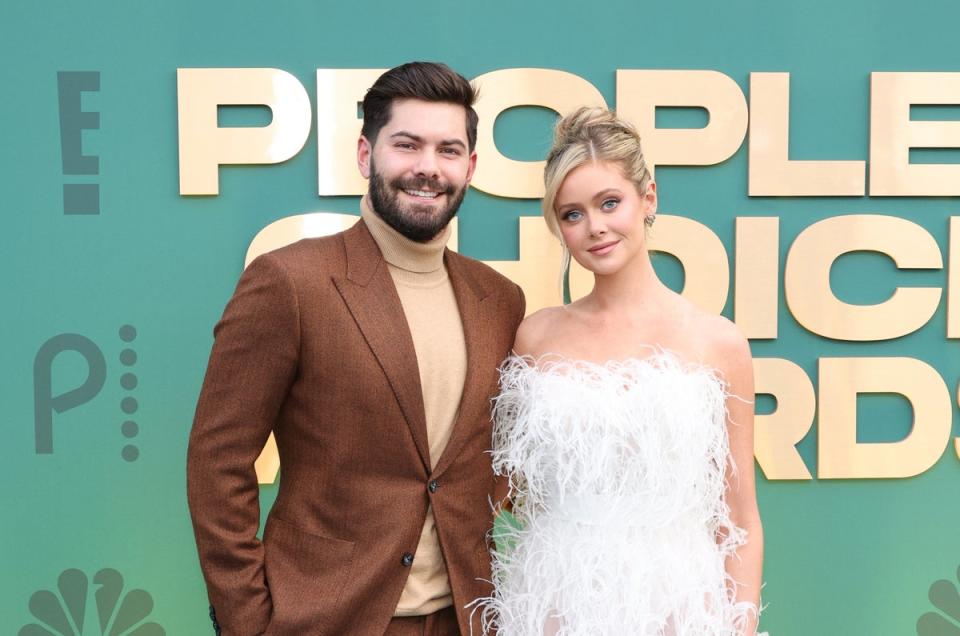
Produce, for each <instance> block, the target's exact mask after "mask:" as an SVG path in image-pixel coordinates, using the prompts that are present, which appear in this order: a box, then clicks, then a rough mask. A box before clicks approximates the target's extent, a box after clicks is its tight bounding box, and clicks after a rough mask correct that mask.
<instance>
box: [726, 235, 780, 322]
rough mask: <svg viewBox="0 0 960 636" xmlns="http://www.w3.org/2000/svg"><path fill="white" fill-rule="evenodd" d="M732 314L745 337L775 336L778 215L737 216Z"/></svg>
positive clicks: (778, 242) (778, 243)
mask: <svg viewBox="0 0 960 636" xmlns="http://www.w3.org/2000/svg"><path fill="white" fill-rule="evenodd" d="M734 258H735V266H734V276H735V284H734V286H733V315H734V318H735V319H736V323H737V326H738V327H740V330H741V331H742V332H743V335H745V336H746V337H747V338H753V339H757V338H776V337H777V306H778V303H779V298H778V292H779V262H780V219H779V218H778V217H775V216H758V217H749V216H740V217H737V230H736V254H735V257H734Z"/></svg>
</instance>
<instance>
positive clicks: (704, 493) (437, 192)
mask: <svg viewBox="0 0 960 636" xmlns="http://www.w3.org/2000/svg"><path fill="white" fill-rule="evenodd" d="M473 101H474V91H473V89H472V88H471V86H470V84H469V83H468V82H467V81H466V80H465V79H464V78H463V77H461V76H460V75H458V74H457V73H455V72H453V71H452V70H450V69H449V68H447V67H446V66H443V65H441V64H430V63H412V64H404V65H402V66H399V67H397V68H394V69H391V70H390V71H388V72H387V73H385V74H384V75H382V76H381V77H380V78H379V79H378V80H377V82H376V83H375V84H374V86H373V87H372V88H371V89H370V90H369V91H368V93H367V95H366V97H365V98H364V101H363V117H364V120H363V129H362V134H361V137H360V139H359V142H358V149H357V164H358V166H359V169H360V171H361V173H362V174H363V176H364V177H366V178H368V179H369V189H368V193H367V195H366V196H365V197H364V198H363V200H362V201H361V221H360V222H358V223H357V224H356V225H355V226H354V227H353V228H351V229H349V230H347V231H345V232H343V233H341V234H337V235H334V236H328V237H324V238H319V239H309V240H304V241H300V242H298V243H296V244H294V245H290V246H288V247H285V248H282V249H279V250H276V251H274V252H270V253H268V254H264V255H263V256H261V257H260V258H258V259H256V260H255V261H254V262H253V263H251V264H250V266H249V267H248V268H247V269H246V271H245V272H244V273H243V275H242V276H241V278H240V282H239V284H238V285H237V289H236V292H235V294H234V296H233V298H232V299H231V300H230V302H229V304H228V305H227V307H226V310H225V311H224V315H223V318H222V319H221V321H220V322H219V323H218V325H217V327H216V329H215V342H214V346H213V351H212V353H211V356H210V363H209V367H208V369H207V374H206V378H205V380H204V384H203V390H202V392H201V395H200V399H199V403H198V405H197V413H196V419H195V421H194V426H193V431H192V433H191V436H190V447H189V452H188V496H189V503H190V510H191V513H192V516H193V522H194V528H195V532H196V539H197V546H198V550H199V554H200V562H201V566H202V569H203V573H204V577H205V580H206V584H207V589H208V593H209V598H210V602H211V610H210V614H211V618H212V620H213V623H214V629H215V631H216V632H217V633H218V634H219V633H223V634H224V635H226V636H248V635H251V636H252V635H257V634H264V633H265V634H268V635H269V636H314V635H320V634H325V635H328V636H329V635H338V636H339V635H344V634H359V635H377V636H379V635H380V634H388V635H396V636H404V635H407V634H410V635H413V634H417V635H422V634H431V635H436V636H447V635H454V634H464V635H467V634H471V633H473V634H476V635H478V636H479V634H481V633H484V632H487V633H492V632H494V631H497V632H498V633H499V634H500V635H501V636H540V635H541V634H563V635H583V636H586V635H590V636H624V635H633V634H636V635H642V636H646V635H651V636H652V635H661V634H663V635H667V634H669V635H675V636H707V635H709V636H713V635H716V636H734V635H740V634H746V635H751V634H753V633H754V631H755V628H756V610H755V608H756V606H757V604H758V603H759V591H760V580H761V561H762V530H761V526H760V518H759V514H758V512H757V506H756V499H755V495H754V477H753V473H754V469H753V408H752V401H753V379H752V370H751V369H752V366H751V358H750V352H749V349H748V346H747V343H746V341H745V340H744V339H743V337H742V336H741V335H740V334H739V333H738V331H737V330H736V328H734V327H733V326H732V325H731V324H730V323H729V322H727V321H726V320H725V319H723V318H720V317H716V316H711V315H707V314H704V313H703V312H701V311H699V310H697V309H696V308H694V307H693V306H692V305H690V304H689V303H688V302H687V301H685V300H684V299H682V298H681V297H679V296H678V295H677V294H675V293H673V292H672V291H670V290H668V289H667V288H666V287H665V286H664V285H663V284H662V283H660V281H659V280H658V279H657V277H656V274H655V273H654V271H653V269H652V267H651V265H650V258H649V255H648V253H647V248H646V232H647V228H649V226H650V225H652V224H653V221H654V218H655V213H656V205H657V194H656V186H655V184H654V183H653V181H652V180H651V179H650V173H649V171H648V168H647V165H646V163H645V161H644V158H643V155H642V153H641V150H640V140H639V137H638V135H637V133H636V131H635V130H634V129H633V128H632V127H631V126H630V125H629V124H627V123H625V122H623V121H622V120H619V119H617V118H616V116H615V115H614V114H612V113H610V112H608V111H605V110H600V109H581V110H579V111H577V112H575V113H572V114H570V115H568V116H566V117H564V118H563V119H562V120H561V121H560V122H559V123H558V124H557V128H556V134H555V139H554V144H553V148H552V149H551V151H550V154H549V156H548V158H547V168H546V174H545V177H544V178H545V183H546V197H545V198H544V201H543V210H544V217H545V219H546V222H547V224H548V226H549V227H550V229H551V230H552V231H553V233H554V234H555V235H556V236H557V237H558V238H559V239H560V240H561V242H562V243H563V246H564V250H565V252H564V253H565V255H566V257H567V258H569V257H572V258H574V259H576V260H577V262H578V263H580V264H581V265H583V266H584V267H586V268H587V269H588V270H590V271H592V272H593V273H594V276H595V286H594V289H593V291H592V292H591V293H590V294H589V295H587V296H586V297H584V298H583V299H581V300H578V301H577V302H575V303H572V304H570V305H567V306H564V307H555V308H550V309H545V310H543V311H540V312H537V313H535V314H533V315H531V316H529V317H527V318H526V319H524V298H523V293H522V291H521V290H520V288H519V287H517V286H516V285H515V284H513V283H511V282H510V281H509V280H507V279H506V278H504V277H502V276H500V275H499V274H497V273H496V272H494V271H493V270H491V269H490V268H488V267H486V266H485V265H483V264H481V263H478V262H476V261H473V260H471V259H468V258H465V257H463V256H460V255H459V254H456V253H453V252H450V251H448V250H446V249H445V247H444V246H445V244H446V241H447V236H448V232H449V230H448V223H449V221H450V219H451V218H452V217H453V215H454V214H455V213H456V211H457V208H458V207H459V206H460V203H461V201H462V200H463V196H464V194H465V193H466V190H467V186H468V184H469V182H470V179H471V177H472V175H473V171H474V168H475V166H476V161H477V156H476V153H475V152H474V145H475V142H476V126H477V115H476V113H475V112H474V110H473V107H472V104H473ZM504 360H506V361H505V362H504ZM498 368H499V372H498ZM498 381H499V384H498ZM491 399H493V400H494V402H493V404H494V408H493V422H492V425H491V417H490V409H491ZM271 431H273V432H274V433H275V436H276V440H277V445H278V448H279V452H280V457H281V466H282V468H281V474H280V485H279V491H278V496H277V499H276V502H275V503H274V505H273V508H272V509H271V511H270V514H269V517H268V519H267V522H266V529H265V531H264V534H263V541H260V540H258V539H257V536H256V534H257V530H258V524H259V520H260V510H259V505H258V498H257V497H258V486H257V480H256V476H255V473H254V468H253V464H254V460H255V459H256V457H257V455H258V454H259V452H260V450H261V448H262V447H263V444H264V443H265V441H266V439H267V436H268V435H269V434H270V432H271ZM491 443H492V446H491ZM491 449H492V453H491ZM491 458H492V460H493V469H494V470H491ZM737 468H739V470H737ZM495 473H496V475H495ZM498 476H499V477H498ZM491 501H497V502H500V501H503V502H504V505H506V506H507V507H512V515H513V517H514V519H515V522H514V523H510V524H504V525H505V527H506V528H509V529H508V530H506V531H501V532H498V536H497V545H496V546H494V545H493V542H492V541H491V540H490V538H489V537H490V534H491V533H490V528H491V525H492V516H491V511H490V502H491ZM491 555H492V556H491ZM491 581H492V582H493V583H494V585H491V583H490V582H491ZM221 630H222V632H221Z"/></svg>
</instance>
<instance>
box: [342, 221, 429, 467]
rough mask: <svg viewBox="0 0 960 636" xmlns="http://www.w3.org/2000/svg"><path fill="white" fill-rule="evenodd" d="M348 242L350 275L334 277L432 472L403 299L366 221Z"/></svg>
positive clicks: (353, 230)
mask: <svg viewBox="0 0 960 636" xmlns="http://www.w3.org/2000/svg"><path fill="white" fill-rule="evenodd" d="M343 241H344V249H345V250H346V261H347V275H346V278H338V277H334V284H335V285H336V286H337V290H338V291H339V292H340V295H341V296H342V297H343V300H344V302H345V303H346V304H347V308H348V309H349V310H350V313H351V314H352V315H353V319H354V320H355V321H356V323H357V326H358V327H359V328H360V331H361V332H362V333H363V337H364V339H365V340H366V341H367V345H368V346H369V347H370V350H371V351H372V352H373V355H374V356H375V357H376V358H377V362H379V363H380V367H381V368H382V369H383V373H384V375H386V376H387V380H388V381H389V382H390V387H391V388H392V389H393V393H394V395H396V398H397V402H398V403H399V404H400V410H401V411H402V412H403V415H404V418H405V419H406V421H407V424H408V426H409V427H410V433H411V435H412V436H413V441H414V443H415V444H416V446H417V451H418V452H419V454H420V459H421V461H422V462H423V465H424V467H425V469H426V470H427V472H429V471H430V446H429V444H428V442H427V424H426V416H425V415H424V407H423V391H422V389H421V387H420V371H419V368H418V367H417V354H416V351H415V350H414V347H413V338H412V336H411V335H410V328H409V326H408V325H407V319H406V316H405V315H404V313H403V306H402V305H401V304H400V296H399V295H398V294H397V288H396V286H395V285H394V283H393V279H392V278H391V277H390V272H389V270H388V269H387V263H386V261H384V260H383V256H382V255H381V253H380V249H379V248H378V247H377V244H376V242H375V241H374V240H373V237H372V236H370V231H369V230H368V229H367V227H366V224H365V223H364V222H363V221H362V220H361V221H359V222H358V223H357V224H356V225H354V226H353V227H352V228H350V229H349V230H347V231H346V232H344V234H343ZM358 389H359V390H362V387H358Z"/></svg>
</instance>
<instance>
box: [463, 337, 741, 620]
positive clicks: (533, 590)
mask: <svg viewBox="0 0 960 636" xmlns="http://www.w3.org/2000/svg"><path fill="white" fill-rule="evenodd" d="M726 397H727V396H726V392H725V385H724V383H723V382H722V381H721V380H720V379H719V378H718V377H717V376H716V375H715V374H714V373H713V372H712V371H711V370H710V369H707V368H703V367H692V366H689V365H686V364H684V363H682V362H680V361H679V360H678V359H677V358H676V357H675V356H673V355H672V354H669V353H665V352H660V353H657V354H656V355H654V356H652V357H650V358H645V359H631V360H626V361H622V362H609V363H606V364H595V363H589V362H580V361H571V360H565V359H562V358H561V359H550V358H541V359H539V360H536V361H535V360H531V359H530V358H519V357H516V356H512V357H510V358H508V359H507V360H506V362H504V364H503V366H502V368H501V393H500V395H499V396H498V397H497V399H496V402H495V407H494V431H493V466H494V470H495V471H496V472H497V473H499V474H501V475H506V476H508V477H509V479H510V484H511V488H512V498H513V501H514V508H513V514H514V515H515V516H516V519H517V521H518V522H519V523H518V524H517V527H512V528H511V529H510V530H509V531H508V532H507V536H504V535H503V531H501V533H500V536H498V537H497V544H498V548H497V551H496V552H495V554H494V562H493V577H494V584H495V592H494V596H493V597H491V598H487V599H482V600H481V601H480V602H479V603H478V604H477V606H476V607H477V611H480V612H481V613H482V619H483V623H484V628H485V631H491V632H492V631H493V630H494V629H496V630H497V633H498V634H499V636H540V635H542V634H557V635H562V636H574V635H576V636H626V635H631V636H632V635H636V636H647V635H650V636H653V635H670V636H728V635H729V636H734V635H735V634H739V633H740V631H739V630H738V629H737V628H738V625H741V624H742V622H743V620H744V618H745V617H746V616H748V615H750V614H752V613H754V612H755V611H756V610H755V608H754V607H753V606H752V605H751V604H749V603H739V604H738V603H735V602H734V600H733V597H734V593H735V584H734V583H733V582H732V581H731V580H730V578H729V577H728V576H727V574H726V571H725V568H724V561H725V559H727V557H729V556H731V555H732V554H733V552H734V551H735V550H736V549H737V547H739V546H740V545H742V543H743V542H744V540H745V536H744V535H745V533H744V531H743V530H741V529H739V528H737V527H736V526H734V524H733V523H732V522H731V520H730V514H729V509H728V507H727V505H726V503H724V498H723V495H724V490H725V470H726V468H727V466H728V465H730V453H729V444H728V440H727V426H726V424H727V423H726V408H725V400H726ZM746 469H747V470H752V469H753V467H752V466H748V467H746ZM734 558H736V557H734Z"/></svg>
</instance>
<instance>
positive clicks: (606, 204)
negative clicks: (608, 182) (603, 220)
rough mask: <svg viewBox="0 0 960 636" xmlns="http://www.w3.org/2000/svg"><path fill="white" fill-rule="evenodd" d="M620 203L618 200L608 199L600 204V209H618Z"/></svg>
mask: <svg viewBox="0 0 960 636" xmlns="http://www.w3.org/2000/svg"><path fill="white" fill-rule="evenodd" d="M618 203H620V201H618V200H617V199H607V200H606V201H604V202H603V203H601V204H600V208H601V209H603V210H612V209H613V208H615V207H617V204H618Z"/></svg>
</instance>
